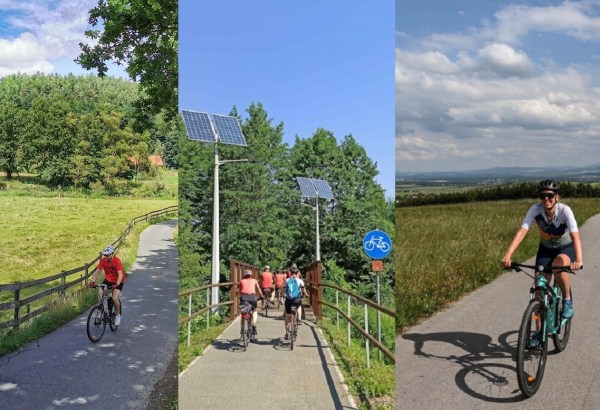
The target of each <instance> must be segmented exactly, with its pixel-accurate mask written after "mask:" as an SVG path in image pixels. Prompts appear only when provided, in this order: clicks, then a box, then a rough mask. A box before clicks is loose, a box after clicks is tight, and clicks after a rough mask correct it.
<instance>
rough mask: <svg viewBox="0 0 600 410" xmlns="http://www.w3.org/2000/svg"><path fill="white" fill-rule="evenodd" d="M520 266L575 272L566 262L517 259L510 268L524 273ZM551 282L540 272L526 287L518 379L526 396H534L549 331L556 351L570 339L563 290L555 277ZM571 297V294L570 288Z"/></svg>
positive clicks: (544, 362)
mask: <svg viewBox="0 0 600 410" xmlns="http://www.w3.org/2000/svg"><path fill="white" fill-rule="evenodd" d="M521 268H528V269H534V270H537V271H543V272H544V273H552V271H553V270H559V271H565V272H569V273H571V274H575V272H573V271H572V270H571V269H570V268H569V267H567V266H547V267H543V266H539V267H535V266H531V265H523V264H519V263H512V264H511V265H510V269H514V270H515V271H517V272H524V273H526V272H525V271H524V270H523V269H521ZM528 275H529V274H528ZM529 276H531V275H529ZM531 277H533V276H531ZM552 282H553V283H552V284H550V283H549V282H548V280H546V278H545V277H544V275H541V274H540V275H538V277H537V279H535V285H534V286H532V287H531V289H530V290H529V293H530V302H529V304H528V305H527V308H526V309H525V312H524V313H523V319H522V320H521V326H520V327H519V338H518V341H517V380H518V382H519V388H520V389H521V392H522V393H523V394H524V395H525V396H526V397H531V396H533V395H534V394H535V393H536V392H537V390H538V389H539V387H540V385H541V383H542V378H543V376H544V369H545V367H546V357H547V355H548V336H549V335H552V340H553V342H554V347H555V348H556V350H557V351H558V352H562V351H563V350H565V348H566V347H567V343H568V342H569V334H570V333H571V319H570V318H569V319H564V318H563V317H562V307H563V297H562V293H561V290H560V287H558V286H557V285H556V283H554V282H555V280H553V281H552ZM571 298H573V291H572V290H571Z"/></svg>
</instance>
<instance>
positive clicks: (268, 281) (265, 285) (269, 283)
mask: <svg viewBox="0 0 600 410" xmlns="http://www.w3.org/2000/svg"><path fill="white" fill-rule="evenodd" d="M274 279H275V278H274V277H273V272H271V267H270V266H269V265H267V266H265V270H264V272H263V273H261V274H260V284H261V288H262V292H263V293H264V295H265V296H264V298H263V302H262V308H263V309H264V308H265V303H269V299H271V294H272V293H273V281H274ZM272 302H273V301H272V300H271V303H272Z"/></svg>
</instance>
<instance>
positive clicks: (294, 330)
mask: <svg viewBox="0 0 600 410" xmlns="http://www.w3.org/2000/svg"><path fill="white" fill-rule="evenodd" d="M291 310H292V313H291V315H292V320H290V322H289V323H288V325H287V326H288V327H287V329H286V330H287V333H288V335H289V337H290V350H294V342H295V341H296V337H297V336H298V318H297V313H296V312H297V310H298V306H296V305H292V307H291Z"/></svg>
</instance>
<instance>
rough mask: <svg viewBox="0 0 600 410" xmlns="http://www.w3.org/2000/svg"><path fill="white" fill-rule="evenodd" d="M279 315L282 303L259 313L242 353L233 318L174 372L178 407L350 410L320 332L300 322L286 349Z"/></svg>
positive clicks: (183, 409)
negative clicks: (199, 353)
mask: <svg viewBox="0 0 600 410" xmlns="http://www.w3.org/2000/svg"><path fill="white" fill-rule="evenodd" d="M259 309H260V304H259ZM282 313H283V306H282V307H281V309H279V310H278V309H270V310H269V317H266V318H265V317H264V316H263V315H262V313H259V317H258V321H257V329H258V335H257V340H256V342H254V343H250V344H249V345H248V348H247V350H246V351H243V349H241V345H240V344H239V336H240V319H239V317H238V319H236V320H235V321H234V322H233V323H232V324H231V325H230V326H229V327H228V328H227V330H226V331H225V332H224V333H223V334H222V335H221V336H220V337H219V339H217V340H215V341H214V342H213V343H212V345H211V346H210V347H209V348H208V349H207V350H206V351H205V354H204V355H203V356H202V357H200V358H199V359H197V360H196V361H195V362H194V363H192V365H191V366H190V367H189V368H188V369H186V370H184V371H183V372H182V373H181V374H180V375H179V409H180V410H195V409H211V410H212V409H215V410H225V409H232V410H239V409H249V410H250V409H275V408H276V409H281V410H288V409H311V410H315V409H354V408H355V407H354V406H353V404H354V402H353V401H351V400H350V399H349V398H348V396H347V394H346V391H345V390H344V387H343V385H342V382H341V381H340V378H339V377H338V371H337V369H336V367H335V364H334V362H333V360H332V358H331V352H329V351H328V349H329V348H328V347H327V345H326V343H325V342H324V341H323V338H322V335H321V334H320V330H319V329H318V328H317V327H316V326H315V325H314V323H313V322H311V321H309V320H304V322H303V323H304V325H301V326H299V328H298V338H297V340H296V342H295V343H294V350H293V351H292V350H290V346H289V343H288V342H287V341H286V340H284V335H285V330H284V320H283V318H282V317H281V314H282ZM307 317H308V315H307Z"/></svg>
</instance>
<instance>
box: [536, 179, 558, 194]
mask: <svg viewBox="0 0 600 410" xmlns="http://www.w3.org/2000/svg"><path fill="white" fill-rule="evenodd" d="M539 191H553V192H555V193H558V191H560V184H559V183H558V182H554V181H553V180H551V179H544V180H543V181H542V182H540V184H539V185H538V192H539Z"/></svg>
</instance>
